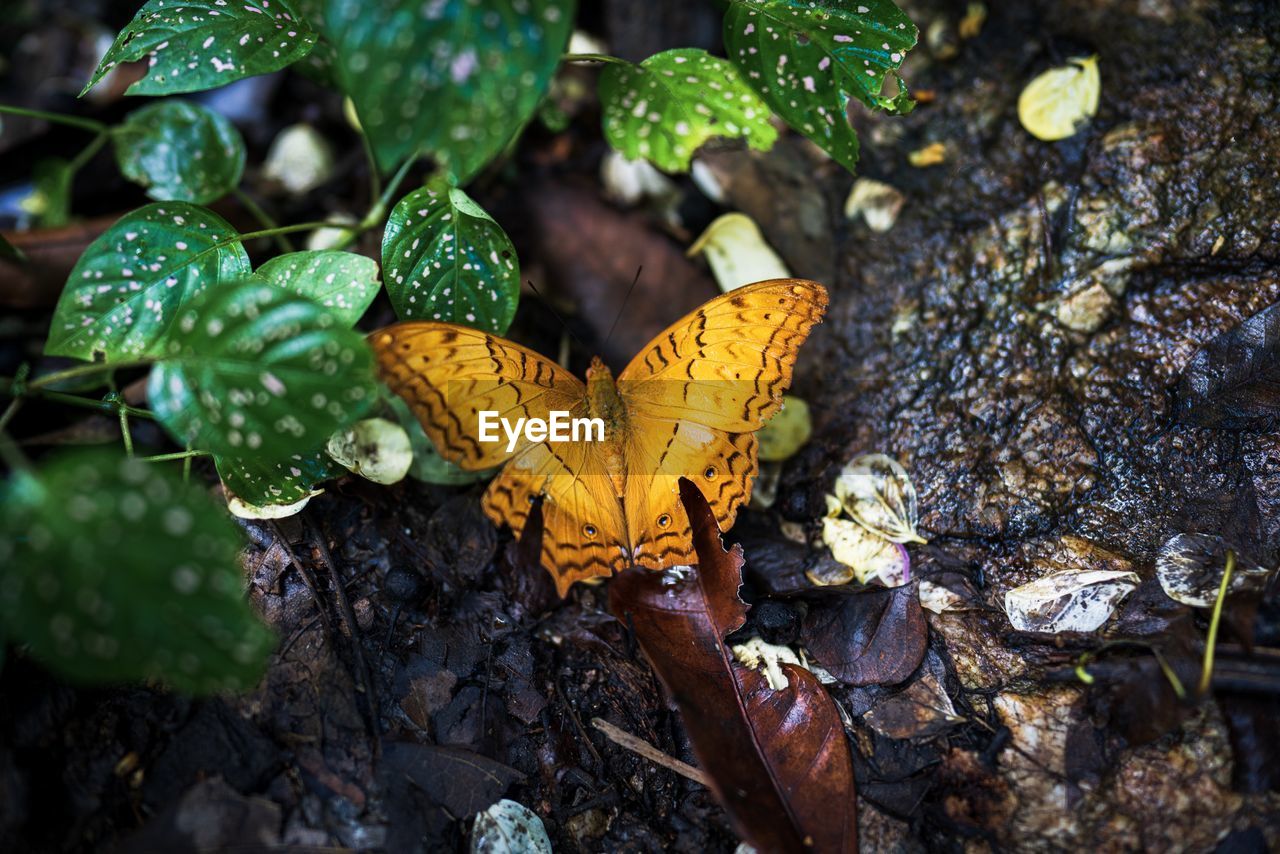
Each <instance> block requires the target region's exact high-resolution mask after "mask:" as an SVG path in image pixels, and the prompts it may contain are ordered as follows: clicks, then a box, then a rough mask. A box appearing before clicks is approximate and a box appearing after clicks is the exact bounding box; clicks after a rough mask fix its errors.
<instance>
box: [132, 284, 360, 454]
mask: <svg viewBox="0 0 1280 854" xmlns="http://www.w3.org/2000/svg"><path fill="white" fill-rule="evenodd" d="M147 398H148V400H149V401H150V403H151V408H152V411H153V412H155V415H156V419H157V420H158V421H159V422H160V423H161V424H162V425H164V427H165V429H166V430H168V431H169V432H170V433H171V434H172V435H173V436H174V438H175V439H177V441H178V442H179V443H181V444H190V445H191V446H192V447H195V448H200V449H203V450H208V451H212V452H213V453H215V454H221V455H225V456H229V457H239V456H246V455H249V456H253V457H255V458H258V459H260V460H263V461H267V460H280V461H284V460H287V459H288V458H289V457H291V456H292V455H294V454H298V453H307V452H310V451H314V450H318V449H319V448H320V446H321V445H323V444H324V442H325V440H326V439H328V438H329V435H330V434H331V433H333V431H335V430H337V429H339V428H341V427H344V426H346V425H348V424H350V423H352V422H353V421H355V420H356V419H358V418H359V417H360V416H361V415H363V414H364V413H365V412H366V411H367V410H368V409H369V407H370V406H371V405H372V404H373V403H374V401H375V400H376V399H377V386H376V385H375V384H374V380H373V354H372V353H371V352H370V350H369V346H368V345H367V344H366V343H365V341H364V338H363V336H362V335H361V334H360V333H358V332H355V331H353V330H351V329H346V328H344V327H343V326H342V324H341V322H339V320H338V319H337V318H336V317H335V316H334V315H333V314H332V313H331V312H329V311H327V310H326V309H324V308H321V307H320V306H319V305H316V304H315V303H314V302H312V301H311V300H307V299H302V298H300V297H297V296H294V295H292V294H289V293H286V292H285V291H283V290H281V289H280V288H277V287H273V286H271V285H264V284H260V283H258V282H244V283H239V284H235V285H227V286H224V287H220V288H216V289H214V290H211V291H207V292H206V293H205V294H203V295H202V296H201V297H200V298H199V299H197V300H195V301H194V302H193V303H192V304H191V305H190V306H189V307H188V308H186V309H185V310H184V311H183V312H182V313H181V315H180V316H179V319H178V322H177V323H175V324H174V326H173V329H172V330H171V331H170V333H169V336H168V347H167V350H166V353H165V358H164V359H163V360H162V361H160V362H159V363H157V364H156V366H155V367H154V368H153V369H152V371H151V376H150V378H149V380H148V382H147Z"/></svg>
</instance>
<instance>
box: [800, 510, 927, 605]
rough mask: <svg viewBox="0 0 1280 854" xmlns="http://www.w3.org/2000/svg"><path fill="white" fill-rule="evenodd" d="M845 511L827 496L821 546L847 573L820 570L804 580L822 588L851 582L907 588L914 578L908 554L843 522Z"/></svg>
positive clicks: (897, 545)
mask: <svg viewBox="0 0 1280 854" xmlns="http://www.w3.org/2000/svg"><path fill="white" fill-rule="evenodd" d="M842 511H843V507H842V505H841V503H840V500H839V499H837V498H836V497H835V496H833V495H828V496H827V515H826V517H825V518H824V519H823V520H822V542H823V543H825V544H826V546H827V548H829V549H831V556H832V557H834V558H835V559H836V560H837V561H838V562H839V563H840V564H842V565H843V566H844V567H846V568H847V569H848V572H833V571H832V569H833V568H830V567H824V566H820V567H819V568H818V569H816V570H809V571H807V572H806V573H805V576H806V577H807V578H808V579H809V580H810V581H812V582H813V583H814V584H816V585H818V586H819V587H823V586H829V585H835V584H848V583H849V582H850V581H851V580H856V581H857V582H858V583H859V584H866V583H868V582H869V581H871V580H872V579H878V580H879V581H880V582H881V583H882V584H884V586H886V587H901V586H902V585H904V584H906V583H907V581H909V580H910V578H911V558H910V556H909V555H908V554H907V550H906V549H905V548H904V547H903V546H902V545H900V544H899V543H895V542H891V541H889V540H886V539H885V538H884V537H881V536H879V535H878V534H873V533H872V532H871V531H869V530H867V529H866V528H864V527H863V526H862V525H859V524H858V523H856V522H850V521H849V520H848V519H845V518H843V517H842Z"/></svg>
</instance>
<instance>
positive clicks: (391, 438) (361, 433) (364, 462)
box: [324, 418, 413, 484]
mask: <svg viewBox="0 0 1280 854" xmlns="http://www.w3.org/2000/svg"><path fill="white" fill-rule="evenodd" d="M324 450H325V453H326V454H328V455H329V457H330V459H332V460H333V461H334V462H335V463H337V464H338V465H340V466H342V467H343V468H345V469H347V470H348V471H350V472H352V473H353V474H358V475H360V476H361V477H363V478H364V479H365V480H371V481H373V482H374V483H382V484H392V483H399V482H400V481H402V480H404V476H405V475H407V474H408V473H409V467H410V466H411V465H412V464H413V448H412V447H411V445H410V443H409V434H408V433H407V432H405V429H404V428H403V427H401V426H400V425H399V424H397V423H395V422H394V421H388V420H387V419H385V418H364V419H361V420H360V421H357V422H356V423H355V424H352V425H351V426H350V427H347V428H346V429H343V430H339V431H338V432H336V433H334V434H333V435H332V436H330V437H329V442H328V443H327V444H326V445H325V449H324Z"/></svg>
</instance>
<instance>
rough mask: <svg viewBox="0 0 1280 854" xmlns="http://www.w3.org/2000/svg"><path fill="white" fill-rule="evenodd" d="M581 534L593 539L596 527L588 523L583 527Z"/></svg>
mask: <svg viewBox="0 0 1280 854" xmlns="http://www.w3.org/2000/svg"><path fill="white" fill-rule="evenodd" d="M582 533H583V534H585V535H586V536H588V537H594V536H595V535H596V526H595V525H592V524H590V523H588V524H586V525H583V526H582Z"/></svg>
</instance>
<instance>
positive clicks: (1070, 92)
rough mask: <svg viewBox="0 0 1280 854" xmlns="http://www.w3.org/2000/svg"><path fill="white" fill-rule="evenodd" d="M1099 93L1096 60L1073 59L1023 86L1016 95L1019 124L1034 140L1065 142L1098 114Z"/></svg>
mask: <svg viewBox="0 0 1280 854" xmlns="http://www.w3.org/2000/svg"><path fill="white" fill-rule="evenodd" d="M1101 92H1102V81H1101V78H1100V77H1099V74H1098V58H1097V57H1096V56H1090V57H1087V58H1084V59H1072V60H1071V64H1070V65H1060V66H1058V67H1057V68H1050V69H1049V70H1048V71H1045V72H1043V73H1041V74H1039V75H1037V76H1036V77H1035V78H1034V79H1033V80H1032V81H1031V82H1030V83H1028V84H1027V85H1026V88H1024V89H1023V90H1022V94H1021V95H1019V96H1018V121H1019V122H1021V123H1022V126H1023V127H1024V128H1025V129H1026V131H1027V133H1029V134H1031V135H1032V136H1034V137H1035V138H1036V139H1042V140H1044V141H1046V142H1053V141H1055V140H1059V139H1066V138H1067V137H1069V136H1072V135H1073V134H1075V132H1076V131H1077V130H1078V129H1079V127H1080V125H1081V124H1082V123H1083V122H1085V121H1087V120H1089V119H1091V118H1093V116H1094V115H1096V114H1097V112H1098V96H1099V94H1100V93H1101Z"/></svg>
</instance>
